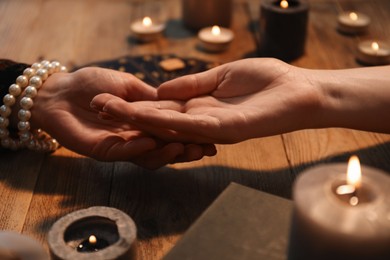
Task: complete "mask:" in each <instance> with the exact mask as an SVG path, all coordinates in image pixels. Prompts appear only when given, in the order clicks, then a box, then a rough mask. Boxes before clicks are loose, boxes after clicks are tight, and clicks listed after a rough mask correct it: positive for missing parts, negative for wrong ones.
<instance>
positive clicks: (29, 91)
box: [24, 86, 38, 98]
mask: <svg viewBox="0 0 390 260" xmlns="http://www.w3.org/2000/svg"><path fill="white" fill-rule="evenodd" d="M24 93H25V97H29V98H35V97H36V96H37V93H38V91H37V89H36V88H35V87H33V86H28V87H27V88H26V89H25V90H24Z"/></svg>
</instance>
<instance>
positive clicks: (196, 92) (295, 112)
mask: <svg viewBox="0 0 390 260" xmlns="http://www.w3.org/2000/svg"><path fill="white" fill-rule="evenodd" d="M304 71H305V70H303V69H299V68H296V67H293V66H290V65H288V64H286V63H284V62H281V61H279V60H275V59H247V60H241V61H237V62H232V63H228V64H225V65H222V66H219V67H216V68H214V69H211V70H209V71H206V72H203V73H199V74H194V75H189V76H184V77H181V78H178V79H174V80H172V81H169V82H166V83H164V84H162V85H161V86H160V87H159V88H158V98H159V101H140V102H131V103H129V102H126V101H125V100H123V99H121V98H120V97H116V96H114V95H109V94H101V95H98V96H96V97H95V98H94V99H93V101H92V104H93V105H94V106H95V107H96V108H98V109H100V111H104V113H107V114H109V115H111V116H112V117H114V118H116V119H117V120H119V121H122V122H127V123H129V124H130V125H137V126H138V127H139V128H141V129H143V130H145V131H146V132H148V133H150V134H152V135H153V136H157V137H159V138H161V139H163V140H166V141H175V142H191V143H236V142H240V141H244V140H247V139H250V138H256V137H261V136H268V135H275V134H280V133H284V132H288V131H294V130H297V129H302V128H304V127H305V125H306V124H307V121H308V120H312V118H313V117H312V116H310V118H309V117H307V116H305V115H307V114H308V113H304V112H305V111H307V110H310V111H311V112H312V113H315V112H316V108H317V106H318V104H319V103H320V102H319V99H320V94H319V93H320V92H319V91H320V90H319V89H316V88H313V86H312V84H311V82H310V79H309V78H308V77H307V75H306V74H305V72H304ZM314 118H315V117H314ZM312 124H313V122H310V125H312Z"/></svg>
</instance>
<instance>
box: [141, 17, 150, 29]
mask: <svg viewBox="0 0 390 260" xmlns="http://www.w3.org/2000/svg"><path fill="white" fill-rule="evenodd" d="M142 24H143V25H144V26H146V27H148V26H151V25H152V19H150V17H148V16H145V17H144V19H142Z"/></svg>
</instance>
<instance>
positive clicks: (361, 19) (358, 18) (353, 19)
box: [338, 12, 370, 34]
mask: <svg viewBox="0 0 390 260" xmlns="http://www.w3.org/2000/svg"><path fill="white" fill-rule="evenodd" d="M369 25H370V17H368V16H367V15H365V14H363V13H359V12H344V13H341V14H340V15H339V17H338V29H339V30H340V31H341V32H343V33H348V34H357V33H363V32H365V31H367V28H368V26H369Z"/></svg>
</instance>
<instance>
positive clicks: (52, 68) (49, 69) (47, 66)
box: [43, 63, 54, 75]
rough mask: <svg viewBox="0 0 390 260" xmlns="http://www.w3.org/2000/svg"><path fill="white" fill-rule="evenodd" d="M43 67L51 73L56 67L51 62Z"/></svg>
mask: <svg viewBox="0 0 390 260" xmlns="http://www.w3.org/2000/svg"><path fill="white" fill-rule="evenodd" d="M43 68H44V69H45V70H47V72H48V74H49V75H51V74H53V73H54V67H53V65H51V63H48V64H46V65H44V66H43Z"/></svg>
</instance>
